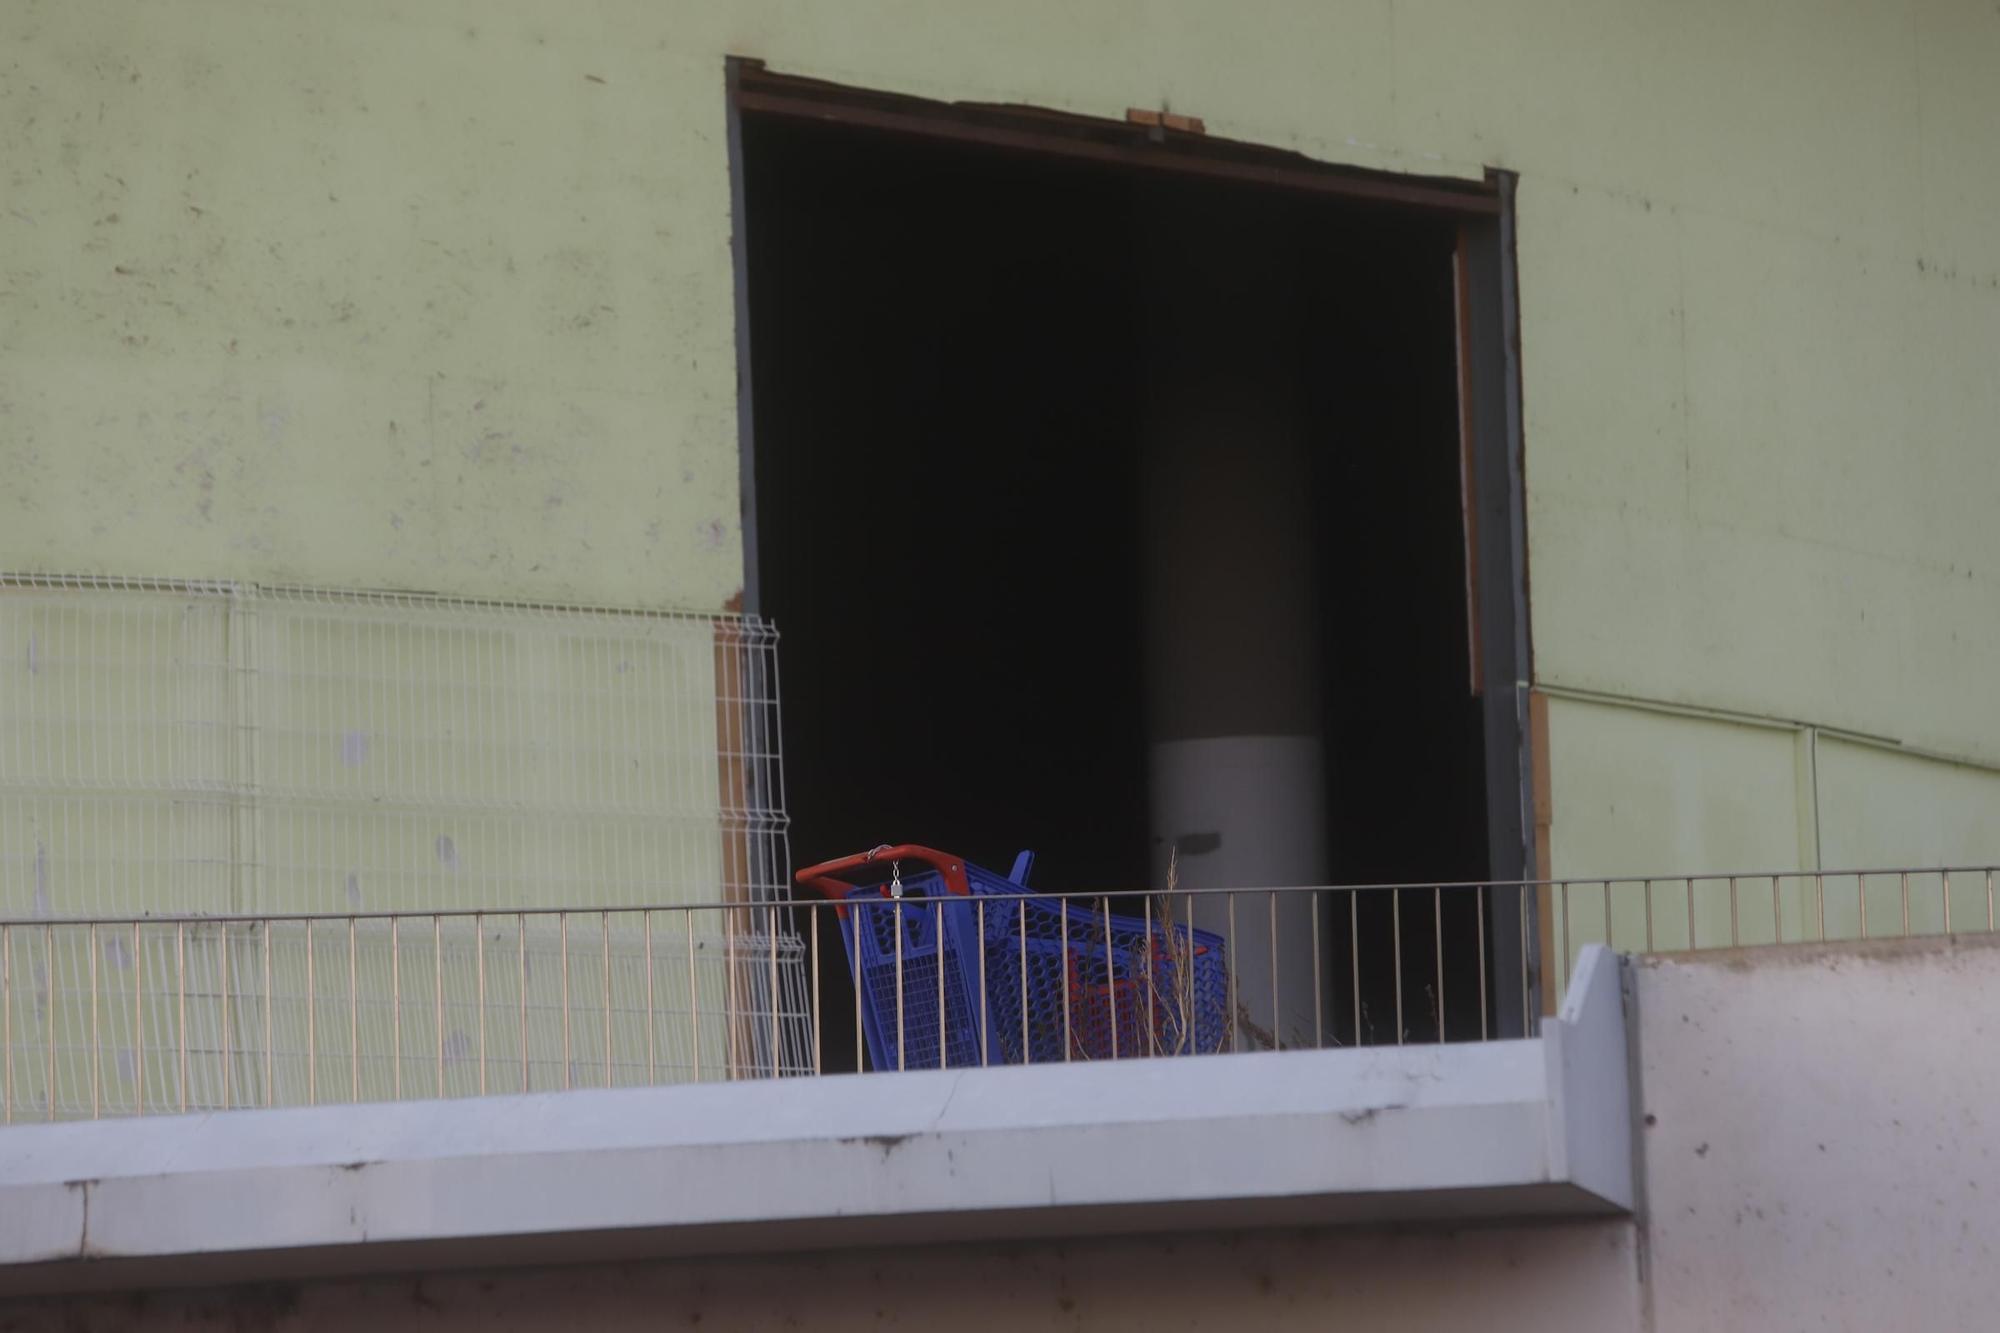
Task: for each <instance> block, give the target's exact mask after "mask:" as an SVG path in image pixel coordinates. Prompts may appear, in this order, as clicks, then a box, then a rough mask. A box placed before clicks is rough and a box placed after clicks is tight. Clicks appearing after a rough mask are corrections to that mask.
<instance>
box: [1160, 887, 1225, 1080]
mask: <svg viewBox="0 0 2000 1333" xmlns="http://www.w3.org/2000/svg"><path fill="white" fill-rule="evenodd" d="M1167 883H1168V884H1170V885H1171V884H1172V883H1174V874H1173V872H1172V871H1171V870H1170V871H1169V872H1168V874H1167ZM1170 905H1171V903H1170ZM1176 929H1177V930H1179V931H1181V932H1182V933H1183V938H1182V939H1179V940H1173V941H1170V942H1169V944H1168V947H1169V948H1170V949H1171V950H1173V953H1174V956H1175V957H1176V958H1177V959H1179V958H1186V959H1187V965H1186V966H1185V967H1183V968H1181V971H1183V972H1185V973H1186V974H1187V976H1186V977H1185V978H1184V983H1185V989H1186V992H1187V998H1186V1001H1185V1007H1183V1008H1182V1010H1181V1045H1183V1046H1185V1047H1187V1053H1188V1054H1189V1055H1204V1054H1209V1053H1210V1052H1205V1051H1203V1050H1202V1049H1201V1023H1200V1021H1199V1015H1197V1013H1196V1012H1195V1007H1194V957H1195V949H1196V948H1197V945H1196V944H1195V938H1194V895H1193V894H1192V893H1190V894H1188V895H1187V917H1186V918H1185V919H1184V920H1183V921H1182V922H1181V923H1180V925H1179V926H1178V927H1176ZM1224 947H1225V948H1227V946H1226V945H1225V946H1224ZM1223 961H1224V963H1225V968H1224V975H1225V976H1226V975H1227V974H1228V972H1229V971H1230V970H1232V968H1231V967H1230V966H1229V965H1228V961H1227V959H1226V958H1225V959H1224V960H1223ZM1221 1050H1222V1034H1221V1033H1219V1032H1218V1033H1216V1034H1215V1052H1214V1053H1216V1054H1219V1053H1220V1052H1221Z"/></svg>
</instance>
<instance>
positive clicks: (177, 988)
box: [48, 921, 188, 1120]
mask: <svg viewBox="0 0 2000 1333" xmlns="http://www.w3.org/2000/svg"><path fill="white" fill-rule="evenodd" d="M49 947H50V949H52V950H53V949H54V947H55V933H54V932H53V931H51V932H50V934H49ZM50 964H51V970H50V973H49V976H50V979H51V981H53V979H54V977H55V972H54V960H53V958H52V959H51V960H50ZM174 1004H175V1008H176V1009H177V1010H178V1011H179V1026H180V1047H181V1052H180V1053H181V1069H180V1080H181V1114H183V1115H185V1114H187V1109H188V988H187V923H186V922H185V921H177V922H175V923H174ZM54 1016H55V1015H54V1013H53V1011H52V1012H51V1013H50V1018H51V1019H53V1018H54ZM55 1031H56V1030H55V1024H54V1023H53V1022H51V1023H50V1024H49V1096H48V1103H49V1119H51V1120H53V1119H55V1115H56V1090H55V1081H56V1080H55V1073H56V1040H55Z"/></svg>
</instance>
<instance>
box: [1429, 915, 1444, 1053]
mask: <svg viewBox="0 0 2000 1333" xmlns="http://www.w3.org/2000/svg"><path fill="white" fill-rule="evenodd" d="M1431 931H1432V933H1433V934H1435V935H1436V936H1437V984H1438V996H1437V999H1438V1021H1437V1032H1438V1044H1439V1045H1443V1044H1444V887H1443V886H1442V885H1436V884H1434V885H1432V886H1431Z"/></svg>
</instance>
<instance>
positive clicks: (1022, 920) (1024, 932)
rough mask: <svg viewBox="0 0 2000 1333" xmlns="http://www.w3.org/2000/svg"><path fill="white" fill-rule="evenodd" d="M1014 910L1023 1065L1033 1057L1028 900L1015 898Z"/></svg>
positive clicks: (1031, 1060) (1031, 1061)
mask: <svg viewBox="0 0 2000 1333" xmlns="http://www.w3.org/2000/svg"><path fill="white" fill-rule="evenodd" d="M1014 910H1015V913H1016V918H1017V921H1016V924H1017V925H1018V926H1019V934H1018V938H1019V940H1020V942H1021V1063H1022V1064H1024V1065H1025V1064H1032V1063H1034V1059H1035V1052H1034V1048H1033V1047H1032V1046H1030V1045H1029V1044H1028V900H1027V899H1026V898H1016V899H1015V900H1014Z"/></svg>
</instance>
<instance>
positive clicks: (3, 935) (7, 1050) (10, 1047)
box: [0, 923, 139, 1125]
mask: <svg viewBox="0 0 2000 1333" xmlns="http://www.w3.org/2000/svg"><path fill="white" fill-rule="evenodd" d="M132 933H133V936H134V938H137V936H138V933H139V927H138V925H137V924H136V923H135V924H134V925H133V927H132ZM132 956H133V958H135V959H136V958H137V957H138V956H139V950H138V949H137V948H136V947H135V948H134V949H133V950H132ZM132 975H133V984H132V994H133V995H134V996H135V997H136V996H137V995H138V994H139V985H138V973H137V972H134V973H133V974H132ZM132 1031H133V1032H135V1033H136V1032H138V1031H139V1020H138V1004H137V1002H136V1000H135V1001H134V1004H133V1019H132ZM133 1044H134V1045H135V1046H136V1045H137V1044H138V1042H137V1039H136V1038H135V1039H134V1041H133ZM0 1055H4V1056H5V1057H6V1062H7V1067H6V1087H5V1088H4V1089H3V1090H0V1092H4V1095H0V1105H4V1107H5V1111H6V1119H5V1120H4V1121H0V1123H5V1124H9V1125H11V1124H13V1123H14V929H13V927H11V926H8V925H6V924H4V923H0Z"/></svg>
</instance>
